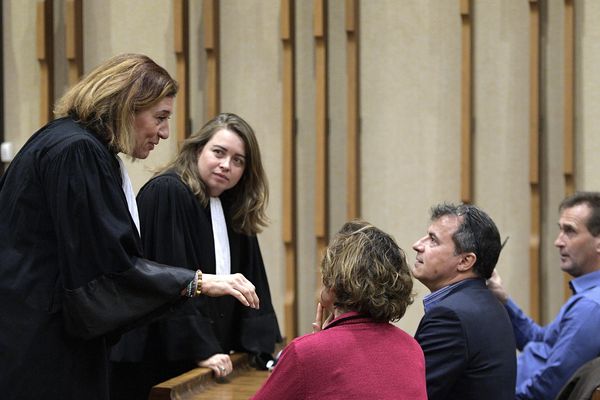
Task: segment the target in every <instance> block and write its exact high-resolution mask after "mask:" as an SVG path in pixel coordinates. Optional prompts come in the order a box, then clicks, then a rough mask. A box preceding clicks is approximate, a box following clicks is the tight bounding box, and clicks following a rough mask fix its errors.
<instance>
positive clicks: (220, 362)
mask: <svg viewBox="0 0 600 400" xmlns="http://www.w3.org/2000/svg"><path fill="white" fill-rule="evenodd" d="M198 366H199V367H205V368H210V369H212V370H213V372H214V373H215V377H217V378H225V377H226V376H227V375H229V374H230V373H231V372H232V371H233V364H232V363H231V358H230V357H229V355H228V354H214V355H212V356H211V357H209V358H207V359H206V360H202V361H198Z"/></svg>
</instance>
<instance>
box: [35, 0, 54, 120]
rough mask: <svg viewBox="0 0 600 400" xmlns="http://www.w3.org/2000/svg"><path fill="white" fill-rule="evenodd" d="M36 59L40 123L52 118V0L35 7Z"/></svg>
mask: <svg viewBox="0 0 600 400" xmlns="http://www.w3.org/2000/svg"><path fill="white" fill-rule="evenodd" d="M36 11H37V14H36V19H37V21H36V29H37V59H38V62H39V64H40V124H42V125H45V124H46V123H47V122H49V121H50V120H51V119H52V108H53V103H54V33H53V32H54V31H53V20H54V12H53V1H52V0H41V1H38V2H37V8H36Z"/></svg>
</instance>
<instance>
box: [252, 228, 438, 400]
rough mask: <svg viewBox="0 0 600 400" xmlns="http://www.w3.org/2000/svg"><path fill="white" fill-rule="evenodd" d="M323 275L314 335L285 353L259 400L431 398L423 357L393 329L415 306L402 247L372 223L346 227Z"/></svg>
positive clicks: (297, 341) (413, 343) (410, 340)
mask: <svg viewBox="0 0 600 400" xmlns="http://www.w3.org/2000/svg"><path fill="white" fill-rule="evenodd" d="M321 273H322V275H323V287H322V290H321V301H320V303H319V305H318V306H317V317H316V321H315V323H314V324H313V333H312V334H308V335H305V336H302V337H299V338H296V339H295V340H293V341H292V342H291V343H290V344H289V345H288V346H287V347H286V348H285V349H284V351H283V353H282V355H281V357H280V358H279V360H278V362H277V365H276V367H275V369H274V370H273V373H272V374H271V376H270V377H269V379H268V380H267V381H266V382H265V384H264V385H263V387H262V388H261V389H260V390H259V391H258V393H257V394H256V395H255V396H254V397H253V399H255V400H264V399H344V400H348V399H395V400H397V399H410V400H419V399H427V393H426V387H425V361H424V358H423V352H422V351H421V348H420V347H419V345H418V344H417V342H416V341H415V340H414V339H413V338H412V337H411V336H410V335H408V334H407V333H406V332H404V331H402V330H401V329H400V328H397V327H396V326H394V325H392V324H390V323H389V322H390V321H397V320H399V319H400V318H401V317H402V316H403V315H404V312H405V311H406V308H407V307H408V305H409V304H411V303H412V300H413V295H412V286H413V284H412V279H411V275H410V272H409V268H408V265H407V263H406V258H405V255H404V252H403V251H402V249H400V248H399V247H398V245H397V244H396V242H395V241H394V240H393V239H392V238H391V237H390V236H389V235H388V234H386V233H385V232H382V231H381V230H379V229H378V228H376V227H374V226H373V225H371V224H369V223H368V222H365V221H351V222H347V223H346V224H344V226H343V227H342V229H341V230H340V231H339V232H338V233H337V234H336V235H335V237H334V238H333V240H332V241H331V243H330V244H329V247H328V248H327V252H326V254H325V257H324V258H323V261H322V262H321ZM323 311H326V312H328V313H330V316H329V317H328V318H327V319H326V320H325V321H323V318H322V317H323Z"/></svg>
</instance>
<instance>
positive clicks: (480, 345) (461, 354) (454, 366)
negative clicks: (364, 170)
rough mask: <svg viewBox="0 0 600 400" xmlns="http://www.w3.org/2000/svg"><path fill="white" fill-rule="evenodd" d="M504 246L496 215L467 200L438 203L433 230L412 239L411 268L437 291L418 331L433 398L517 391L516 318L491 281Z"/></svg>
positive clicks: (504, 398) (472, 399) (500, 397)
mask: <svg viewBox="0 0 600 400" xmlns="http://www.w3.org/2000/svg"><path fill="white" fill-rule="evenodd" d="M501 248H502V245H501V244H500V234H499V232H498V229H497V227H496V224H494V221H492V219H491V218H490V217H489V216H488V215H487V214H486V213H485V212H483V211H482V210H481V209H479V208H477V207H475V206H473V205H467V204H461V205H458V206H455V205H453V204H440V205H438V206H435V207H433V208H432V209H431V225H430V226H429V228H428V229H427V234H426V235H425V236H424V237H422V238H421V239H419V240H417V242H416V243H415V244H414V245H413V249H414V250H415V251H416V252H417V255H416V262H415V264H414V266H413V268H412V273H413V275H414V277H415V278H417V279H418V280H419V281H420V282H421V283H423V284H424V285H425V286H427V288H428V289H429V290H430V291H431V294H429V295H427V296H426V297H425V298H424V300H423V303H424V306H425V315H424V316H423V319H422V320H421V322H420V323H419V327H418V328H417V332H416V334H415V339H416V340H417V342H419V344H420V345H421V348H422V349H423V353H424V355H425V372H426V378H427V396H428V398H429V400H447V399H461V400H481V399H486V400H513V399H514V397H515V374H516V355H515V339H514V335H513V332H512V326H511V323H510V319H509V318H508V315H507V313H506V310H505V309H504V307H503V306H502V304H500V302H499V301H498V300H497V299H496V297H495V296H494V295H493V294H492V292H491V291H490V290H489V289H488V288H487V287H486V284H485V281H486V279H488V278H489V277H490V276H491V274H492V271H493V270H494V267H495V266H496V262H497V261H498V256H499V254H500V250H501Z"/></svg>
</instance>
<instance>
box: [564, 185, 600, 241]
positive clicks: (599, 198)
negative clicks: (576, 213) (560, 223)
mask: <svg viewBox="0 0 600 400" xmlns="http://www.w3.org/2000/svg"><path fill="white" fill-rule="evenodd" d="M580 204H587V205H588V207H589V208H590V209H591V210H592V213H591V215H590V217H589V218H588V220H587V221H586V223H585V226H586V227H587V229H588V231H590V233H591V234H592V235H594V236H598V235H600V192H576V193H575V194H572V195H571V196H568V197H567V198H565V199H564V200H563V201H562V202H561V203H560V206H559V207H558V211H559V212H563V211H564V210H565V209H567V208H571V207H575V206H578V205H580Z"/></svg>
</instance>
